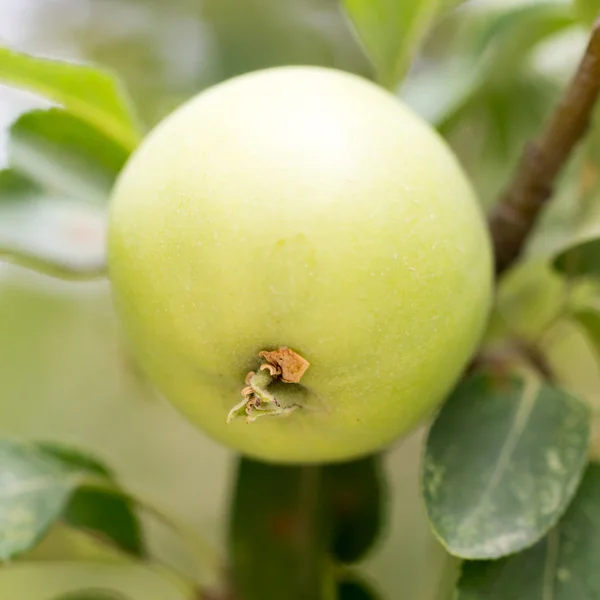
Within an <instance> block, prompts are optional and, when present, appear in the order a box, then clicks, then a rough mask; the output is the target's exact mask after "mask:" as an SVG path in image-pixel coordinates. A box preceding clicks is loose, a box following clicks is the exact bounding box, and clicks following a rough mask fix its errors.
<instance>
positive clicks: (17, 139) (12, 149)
mask: <svg viewBox="0 0 600 600" xmlns="http://www.w3.org/2000/svg"><path fill="white" fill-rule="evenodd" d="M127 157H128V152H127V151H126V150H125V149H124V148H123V147H122V146H121V145H120V144H118V143H116V142H115V141H114V140H113V139H111V138H108V137H106V136H105V135H104V134H103V133H102V132H101V131H99V130H98V129H96V128H95V127H94V126H92V125H90V124H89V123H87V122H85V121H82V120H81V119H79V118H78V117H76V116H75V115H73V114H71V113H69V112H66V111H64V110H61V109H50V110H34V111H32V112H29V113H25V114H24V115H23V116H21V117H20V118H19V119H18V120H17V121H16V122H15V123H14V124H13V125H12V127H11V128H10V142H9V162H10V165H11V167H12V169H13V170H16V171H18V172H20V173H21V174H23V175H24V176H26V177H28V178H29V179H30V180H31V181H33V182H35V183H36V184H37V185H38V186H39V187H40V188H41V189H44V190H46V191H47V192H49V193H52V194H55V195H57V196H63V197H66V198H73V199H75V200H86V201H91V202H96V203H98V204H102V203H106V202H107V200H108V196H109V194H110V191H111V189H112V186H113V184H114V181H115V179H116V177H117V175H118V174H119V172H120V171H121V169H122V168H123V165H124V164H125V161H126V160H127Z"/></svg>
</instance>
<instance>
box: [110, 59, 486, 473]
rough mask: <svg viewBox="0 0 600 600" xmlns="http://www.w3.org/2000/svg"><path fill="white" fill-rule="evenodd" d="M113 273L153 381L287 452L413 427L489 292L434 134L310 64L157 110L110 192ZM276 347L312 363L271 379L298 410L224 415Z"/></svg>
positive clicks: (301, 457)
mask: <svg viewBox="0 0 600 600" xmlns="http://www.w3.org/2000/svg"><path fill="white" fill-rule="evenodd" d="M109 274H110V279H111V282H112V288H113V296H114V301H115V306H116V310H117V314H118V315H119V317H120V320H121V322H122V323H123V327H124V331H125V335H126V337H127V339H128V340H129V342H130V344H131V347H132V349H133V352H134V354H135V355H136V356H137V359H138V360H139V363H140V366H141V368H142V369H143V371H144V372H145V373H146V374H147V376H148V378H149V379H150V381H151V382H153V383H154V385H155V386H156V387H157V389H158V390H159V391H160V392H161V393H162V394H163V395H164V396H165V397H166V398H167V399H168V400H170V401H171V402H172V403H173V404H174V405H175V406H176V407H177V408H178V409H179V410H180V411H181V412H182V413H183V414H185V415H186V416H187V417H188V418H189V419H190V420H191V421H192V422H193V423H195V424H196V425H197V426H198V427H199V428H201V429H202V430H204V431H205V432H206V433H208V434H209V435H210V436H212V437H214V438H216V439H218V440H220V441H221V442H222V443H224V444H226V445H228V446H229V447H230V448H233V449H235V450H237V451H239V452H241V453H243V454H247V455H250V456H253V457H255V458H259V459H262V460H265V461H272V462H282V463H315V462H332V461H339V460H344V459H350V458H353V457H357V456H360V455H364V454H366V453H370V452H373V451H376V450H378V449H381V448H384V447H386V446H387V445H389V444H390V443H391V442H392V441H394V440H395V439H397V438H399V437H401V436H403V435H405V434H406V433H408V432H409V431H410V430H411V429H413V428H414V427H415V426H416V425H417V424H419V423H420V422H422V420H423V419H425V418H426V417H427V416H429V415H430V414H431V413H432V411H433V410H434V409H435V408H436V407H437V406H438V405H439V403H440V402H441V401H442V400H443V399H444V397H445V395H446V394H447V393H448V392H449V390H450V389H451V387H452V386H453V385H454V384H455V382H456V381H457V379H458V378H459V377H460V375H461V373H462V371H463V369H464V367H465V366H466V364H467V363H468V361H469V358H470V357H471V355H472V354H473V352H474V351H475V349H476V346H477V344H478V342H479V340H480V339H481V336H482V333H483V330H484V327H485V324H486V322H487V318H488V314H489V308H490V303H491V296H492V287H493V276H492V275H493V269H492V255H491V245H490V240H489V236H488V232H487V228H486V225H485V221H484V219H483V215H482V213H481V210H480V207H479V204H478V201H477V199H476V197H475V196H474V193H473V191H472V188H471V186H470V184H469V182H468V180H467V178H466V176H465V174H464V173H463V171H462V169H461V167H460V166H459V164H458V162H457V160H456V158H455V157H454V155H453V153H452V152H451V150H450V149H449V148H448V147H447V146H446V144H445V142H444V141H443V140H442V139H441V137H439V136H438V134H437V133H436V132H434V131H433V130H432V129H431V128H430V126H429V125H428V124H426V123H425V122H424V121H422V120H421V119H420V118H419V117H417V116H416V115H415V114H413V113H412V112H411V111H410V110H409V109H408V108H407V107H405V106H404V105H403V104H402V103H401V102H400V101H398V99H397V98H395V97H394V96H393V95H391V94H389V93H388V92H386V91H384V90H382V89H380V88H379V87H377V86H375V85H374V84H372V83H370V82H368V81H367V80H363V79H361V78H359V77H357V76H355V75H350V74H348V73H344V72H340V71H336V70H331V69H324V68H318V67H279V68H273V69H268V70H264V71H258V72H254V73H249V74H246V75H242V76H239V77H236V78H234V79H231V80H229V81H226V82H224V83H221V84H219V85H216V86H215V87H213V88H211V89H209V90H206V91H204V92H202V93H200V94H199V95H198V96H196V97H195V98H193V99H192V100H190V101H188V102H187V103H186V104H184V105H183V106H182V107H181V108H179V109H178V110H176V111H175V112H174V113H173V114H172V115H170V116H169V117H167V118H166V119H165V120H164V121H163V122H162V123H161V124H159V125H158V126H157V127H156V128H155V130H154V131H152V132H151V133H150V134H149V135H148V136H147V138H146V139H145V140H144V142H143V143H142V144H141V146H140V147H139V148H138V149H137V151H136V152H135V153H134V155H133V156H132V157H131V158H130V160H129V162H128V164H127V165H126V167H125V168H124V170H123V172H122V174H121V176H120V178H119V180H118V182H117V185H116V187H115V190H114V194H113V198H112V202H111V207H110V220H109ZM280 346H287V347H289V348H291V349H293V350H294V351H295V352H297V353H299V354H300V355H301V356H303V357H304V358H305V359H307V360H308V361H309V362H310V368H309V369H308V371H307V372H306V374H305V375H304V377H303V378H302V381H301V382H300V384H287V385H289V386H290V387H288V388H285V384H281V385H280V388H281V389H282V388H285V389H284V390H283V391H281V389H280V391H281V396H280V400H282V402H283V403H284V404H285V403H286V402H287V403H288V404H289V402H290V400H289V398H290V397H291V398H295V400H292V401H293V402H296V401H298V402H300V403H301V404H302V406H301V408H299V409H298V410H295V411H293V412H292V413H290V414H289V415H286V416H268V417H264V418H261V419H258V420H256V421H255V422H252V423H247V422H246V421H245V420H244V419H236V420H234V421H232V422H230V423H227V422H226V419H227V415H228V412H229V411H230V409H231V408H232V407H233V406H234V405H235V404H237V403H238V402H239V401H240V400H241V399H242V397H241V396H240V390H241V389H242V387H243V386H244V378H245V375H246V374H247V373H248V371H250V370H256V368H257V367H258V365H259V364H260V362H259V360H258V358H257V354H258V353H259V352H260V351H262V350H273V349H275V348H278V347H280ZM293 388H294V389H293ZM288 391H289V392H290V394H291V395H290V394H288V397H286V394H287V393H288ZM292 392H293V393H292ZM294 394H295V396H294Z"/></svg>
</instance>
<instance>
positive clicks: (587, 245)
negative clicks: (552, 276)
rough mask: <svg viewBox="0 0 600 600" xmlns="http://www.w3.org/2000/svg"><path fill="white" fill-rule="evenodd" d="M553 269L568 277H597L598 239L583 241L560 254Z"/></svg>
mask: <svg viewBox="0 0 600 600" xmlns="http://www.w3.org/2000/svg"><path fill="white" fill-rule="evenodd" d="M553 267H554V268H555V269H556V270H557V271H559V272H560V273H564V274H565V275H568V276H570V277H577V276H598V275H599V274H600V238H597V237H590V238H589V239H584V240H581V241H578V242H575V243H574V244H572V245H570V246H569V247H567V248H565V249H564V250H563V251H562V252H560V253H559V254H558V255H557V256H556V258H555V259H554V262H553Z"/></svg>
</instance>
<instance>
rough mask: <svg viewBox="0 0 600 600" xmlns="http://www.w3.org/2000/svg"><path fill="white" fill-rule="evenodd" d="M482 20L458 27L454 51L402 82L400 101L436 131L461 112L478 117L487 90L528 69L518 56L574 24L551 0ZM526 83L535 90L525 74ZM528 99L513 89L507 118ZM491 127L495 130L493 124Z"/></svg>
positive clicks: (494, 13)
mask: <svg viewBox="0 0 600 600" xmlns="http://www.w3.org/2000/svg"><path fill="white" fill-rule="evenodd" d="M484 17H485V18H483V19H479V20H477V19H472V20H471V22H467V23H466V24H465V25H464V26H463V27H464V28H465V29H466V30H465V31H463V30H461V32H460V35H458V36H457V39H458V40H459V42H458V47H457V48H454V47H453V48H451V49H450V50H449V51H448V57H447V58H446V59H442V60H439V59H438V60H434V61H431V64H427V63H426V64H425V65H424V67H423V68H420V69H415V70H414V72H412V73H411V74H410V75H409V76H408V77H407V78H406V80H405V81H404V82H403V85H402V89H401V96H402V98H403V99H404V100H405V102H407V103H408V104H409V105H410V106H411V107H413V108H414V109H415V110H416V111H417V112H418V113H419V114H420V115H421V116H423V117H424V118H425V119H427V120H428V121H429V122H430V123H432V124H433V125H435V126H436V127H438V128H444V127H447V126H448V125H449V123H450V122H451V121H452V119H455V118H457V115H459V114H460V113H461V111H464V110H467V109H468V114H469V115H471V114H473V113H476V112H478V110H480V109H478V106H477V105H479V104H482V103H483V102H484V101H485V100H486V95H487V94H488V90H489V89H490V88H491V89H493V90H494V92H495V93H498V91H499V90H498V87H499V85H500V86H501V89H502V88H506V86H507V82H508V81H510V80H515V79H518V77H519V76H520V75H521V74H522V73H523V71H524V70H526V69H528V68H529V63H528V62H527V61H526V60H524V57H526V56H527V55H528V54H529V53H530V52H531V51H532V49H533V48H535V46H536V45H537V44H539V43H540V42H541V41H543V40H544V39H546V38H548V37H550V36H551V35H553V34H555V33H557V32H559V31H561V30H564V29H566V28H568V27H570V26H571V25H573V23H574V19H573V16H572V14H571V12H570V11H569V9H568V7H567V6H563V5H560V4H557V3H556V2H554V1H552V0H550V1H541V2H538V3H535V4H533V5H526V6H521V5H518V4H517V5H515V6H508V7H507V8H502V9H500V10H495V11H492V12H491V14H485V16H484ZM527 83H528V84H529V85H530V86H533V87H534V91H535V85H540V84H539V82H538V81H535V80H533V79H532V77H531V74H530V73H527ZM513 85H514V84H513ZM528 95H531V96H533V97H535V95H534V94H533V93H532V92H530V93H529V94H527V93H526V92H525V91H523V92H520V93H519V90H516V93H513V94H511V96H512V98H511V103H510V109H511V110H510V113H511V115H514V113H515V112H517V111H522V110H523V107H522V106H521V105H522V104H523V103H524V101H525V100H527V101H528V102H531V99H530V98H528ZM538 95H539V92H538ZM513 99H514V100H513ZM495 120H497V115H496V119H495ZM495 120H494V121H495ZM491 125H492V126H496V127H497V123H495V122H493V123H492V124H491ZM520 146H521V145H520Z"/></svg>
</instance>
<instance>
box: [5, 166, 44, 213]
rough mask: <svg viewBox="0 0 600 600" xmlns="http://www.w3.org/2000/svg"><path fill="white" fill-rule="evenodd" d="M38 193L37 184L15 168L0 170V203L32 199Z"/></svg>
mask: <svg viewBox="0 0 600 600" xmlns="http://www.w3.org/2000/svg"><path fill="white" fill-rule="evenodd" d="M37 194H39V190H38V188H37V186H36V185H35V184H34V183H33V182H31V181H30V180H29V179H27V178H26V177H24V176H23V175H21V174H20V173H18V172H17V171H15V170H14V169H2V170H0V205H2V204H4V203H11V202H22V201H24V200H30V199H31V198H32V197H34V196H36V195H37Z"/></svg>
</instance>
